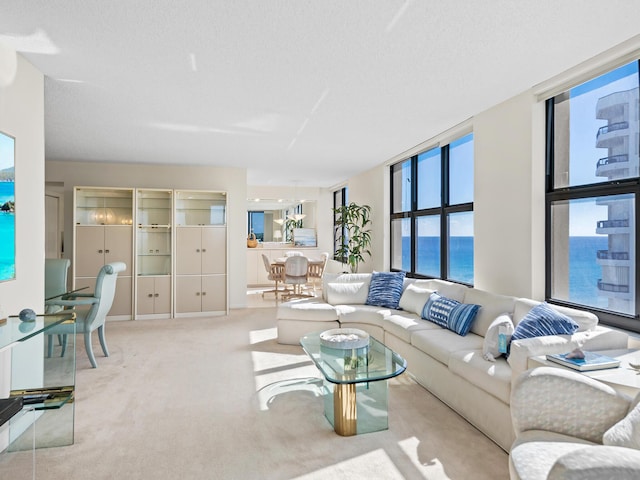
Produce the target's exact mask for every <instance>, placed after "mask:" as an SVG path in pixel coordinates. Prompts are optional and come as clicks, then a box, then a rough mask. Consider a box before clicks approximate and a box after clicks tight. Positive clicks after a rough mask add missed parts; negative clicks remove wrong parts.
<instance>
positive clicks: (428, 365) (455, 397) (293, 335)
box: [277, 272, 628, 451]
mask: <svg viewBox="0 0 640 480" xmlns="http://www.w3.org/2000/svg"><path fill="white" fill-rule="evenodd" d="M387 274H388V272H387ZM377 275H379V274H377V273H374V274H325V276H324V278H323V290H322V297H313V298H308V299H301V300H294V301H291V302H286V303H282V304H280V305H279V307H278V313H277V318H278V320H277V326H278V342H279V343H283V344H292V345H298V344H299V340H300V337H301V336H303V335H305V334H307V333H310V332H314V331H324V330H327V329H330V328H359V329H362V330H365V331H366V332H367V333H369V334H370V335H372V336H373V337H375V338H376V339H378V340H380V341H382V342H383V343H384V344H386V345H387V346H388V347H389V348H391V349H393V350H394V351H396V352H397V353H399V354H400V355H402V356H403V357H404V358H405V359H406V360H407V364H408V368H407V371H408V372H409V373H410V374H411V375H412V376H413V377H414V378H415V380H416V381H417V382H418V383H420V384H421V385H422V386H424V387H425V388H426V389H427V390H429V391H430V392H431V393H433V394H434V395H436V396H437V397H438V398H440V399H441V400H442V401H443V402H445V403H446V404H447V405H449V406H450V407H451V408H453V409H454V410H455V411H457V412H458V413H459V414H460V415H462V416H463V417H465V418H466V419H467V420H468V421H469V422H471V423H472V424H473V425H475V426H476V427H477V428H478V429H479V430H480V431H482V432H483V433H484V434H486V435H487V436H488V437H489V438H491V439H492V440H493V441H494V442H496V443H497V444H498V445H499V446H500V447H502V448H503V449H504V450H505V451H508V450H509V448H510V447H511V444H512V443H513V441H514V439H515V436H514V431H513V427H512V422H511V415H510V406H509V404H510V396H511V385H512V382H513V381H515V379H516V378H517V377H518V375H519V374H521V373H522V372H524V371H525V370H527V369H528V368H529V367H530V362H529V359H530V358H531V357H534V356H537V355H543V354H547V353H565V352H569V351H571V350H573V349H575V348H577V347H582V348H584V349H587V350H608V349H619V348H627V345H628V336H627V335H626V334H625V333H623V332H620V331H617V330H612V329H609V328H606V327H604V326H601V325H598V318H597V317H596V316H595V315H593V314H592V313H590V312H586V311H582V310H577V309H571V308H565V307H560V306H552V305H551V306H550V307H551V308H552V309H553V310H554V311H555V312H560V313H562V314H564V315H566V316H568V317H569V318H570V319H571V321H572V324H573V323H575V324H577V326H576V325H574V327H575V328H576V330H575V332H574V333H571V334H556V335H544V336H534V337H531V338H521V339H514V340H512V341H511V342H510V349H509V354H508V358H505V356H504V355H501V354H500V352H498V351H497V350H496V348H497V347H496V345H497V343H498V332H500V328H499V326H504V324H505V322H506V323H509V322H508V321H510V322H511V323H512V324H513V326H515V327H516V328H517V325H518V324H519V323H520V322H521V321H522V320H523V319H524V318H526V319H527V322H529V320H530V317H531V313H530V312H533V311H534V307H536V306H538V305H539V304H540V303H541V302H536V301H534V300H531V299H527V298H516V297H511V296H505V295H498V294H494V293H491V292H487V291H483V290H479V289H476V288H470V287H466V286H464V285H460V284H455V283H450V282H446V281H442V280H415V279H403V280H401V283H400V286H399V291H398V292H397V294H396V295H399V299H398V300H397V306H396V305H392V306H393V307H395V308H391V307H388V306H377V305H368V304H367V303H368V300H371V299H370V298H369V293H370V292H369V290H370V286H371V285H370V284H371V283H372V279H374V282H375V283H376V286H377V287H379V285H380V282H379V277H375V276H377ZM374 277H375V278H374ZM396 283H397V282H396ZM371 288H373V287H371ZM392 290H393V288H391V287H390V288H389V289H388V292H387V293H389V292H391V291H392ZM434 292H437V293H436V294H435V295H432V294H434ZM438 295H440V296H441V297H444V299H450V300H451V301H452V302H451V303H455V302H459V303H460V304H461V305H464V306H473V305H478V306H479V307H473V308H465V310H466V311H467V312H469V311H471V310H475V312H474V314H475V315H474V316H473V315H472V316H473V320H472V322H471V323H470V329H469V331H468V333H465V332H460V333H462V334H460V333H456V332H455V331H452V330H451V329H450V328H448V327H447V328H445V327H444V326H442V324H438V323H434V321H429V320H425V319H423V318H422V316H423V315H424V314H425V310H426V309H425V306H426V305H427V303H429V302H430V299H433V298H436V299H438V300H442V298H439V297H438ZM369 303H372V302H371V301H369ZM373 303H375V302H373ZM383 303H384V302H383ZM429 305H431V307H429V308H427V310H429V311H433V310H437V308H434V305H435V303H434V302H433V300H431V302H430V303H429ZM544 306H545V307H546V306H547V305H546V304H544ZM539 308H540V307H538V308H537V309H536V310H538V309H539ZM427 317H430V313H429V312H427ZM505 317H506V319H507V320H505ZM523 325H524V324H523ZM468 327H469V326H468V325H467V328H468ZM456 328H457V327H456ZM503 333H504V331H503Z"/></svg>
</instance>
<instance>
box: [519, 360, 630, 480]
mask: <svg viewBox="0 0 640 480" xmlns="http://www.w3.org/2000/svg"><path fill="white" fill-rule="evenodd" d="M511 417H512V419H513V427H514V430H515V433H516V440H515V442H514V443H513V445H512V447H511V451H510V452H509V473H510V476H511V480H524V479H528V480H560V479H563V480H567V479H569V480H573V479H576V480H577V479H580V480H590V479H605V478H607V479H609V478H611V479H620V480H625V479H626V480H631V479H638V478H640V394H638V395H637V396H636V398H635V399H631V398H629V397H627V396H626V395H623V394H621V393H618V392H616V391H615V390H614V389H613V388H612V387H610V386H609V385H605V384H604V383H601V382H598V381H597V380H595V379H593V378H589V377H586V376H585V375H582V374H580V373H578V372H574V371H571V370H568V369H564V368H555V367H539V368H534V369H532V370H527V371H526V372H524V373H523V374H521V375H520V376H519V377H517V378H516V380H515V382H514V383H513V386H512V388H511Z"/></svg>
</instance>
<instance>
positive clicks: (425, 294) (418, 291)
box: [398, 283, 434, 316]
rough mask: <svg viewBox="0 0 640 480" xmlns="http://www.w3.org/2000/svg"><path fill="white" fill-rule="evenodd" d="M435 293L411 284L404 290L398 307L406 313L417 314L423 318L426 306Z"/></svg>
mask: <svg viewBox="0 0 640 480" xmlns="http://www.w3.org/2000/svg"><path fill="white" fill-rule="evenodd" d="M433 292H434V290H429V289H428V288H420V287H417V286H415V285H413V284H411V283H410V284H409V285H407V287H406V288H405V289H404V292H402V296H401V297H400V303H399V304H398V306H399V307H400V308H401V309H402V310H404V311H405V312H410V313H415V314H416V315H418V316H421V315H422V309H423V307H424V304H425V303H427V300H429V296H430V295H431V294H432V293H433Z"/></svg>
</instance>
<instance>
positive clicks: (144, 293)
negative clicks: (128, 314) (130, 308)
mask: <svg viewBox="0 0 640 480" xmlns="http://www.w3.org/2000/svg"><path fill="white" fill-rule="evenodd" d="M137 282H138V291H137V294H136V299H137V301H138V306H137V309H138V312H137V313H138V315H145V314H148V313H153V312H154V309H153V303H154V293H155V282H154V278H153V277H138V279H137Z"/></svg>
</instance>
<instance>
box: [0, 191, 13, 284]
mask: <svg viewBox="0 0 640 480" xmlns="http://www.w3.org/2000/svg"><path fill="white" fill-rule="evenodd" d="M14 199H15V194H14V183H13V182H0V206H2V205H3V204H4V203H5V202H7V201H9V200H12V201H14ZM15 223H16V222H15V214H13V213H3V212H0V281H2V280H7V279H10V278H14V277H15V273H16V266H15V254H16V244H15V237H16V236H15V231H16V227H15Z"/></svg>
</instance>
